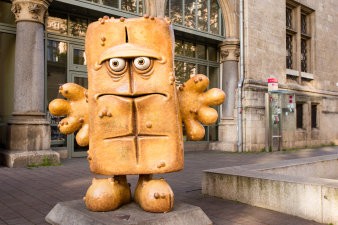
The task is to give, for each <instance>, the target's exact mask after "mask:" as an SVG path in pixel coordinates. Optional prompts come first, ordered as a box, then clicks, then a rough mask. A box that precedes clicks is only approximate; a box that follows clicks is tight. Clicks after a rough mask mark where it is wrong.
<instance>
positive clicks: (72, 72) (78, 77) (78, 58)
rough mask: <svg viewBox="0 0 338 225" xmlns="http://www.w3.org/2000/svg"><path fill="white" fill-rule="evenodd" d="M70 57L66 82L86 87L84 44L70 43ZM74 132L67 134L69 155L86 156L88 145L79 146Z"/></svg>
mask: <svg viewBox="0 0 338 225" xmlns="http://www.w3.org/2000/svg"><path fill="white" fill-rule="evenodd" d="M69 55H70V57H69V67H68V82H72V83H76V84H78V85H81V86H82V87H84V88H88V79H87V67H86V57H85V52H84V46H82V45H73V44H70V54H69ZM75 135H76V133H75V134H72V135H68V138H67V146H68V152H70V156H71V157H85V156H87V150H88V146H86V147H81V146H79V145H78V144H77V143H76V140H75Z"/></svg>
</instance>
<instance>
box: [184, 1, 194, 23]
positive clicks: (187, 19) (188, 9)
mask: <svg viewBox="0 0 338 225" xmlns="http://www.w3.org/2000/svg"><path fill="white" fill-rule="evenodd" d="M184 6H185V7H184V25H185V26H186V27H190V28H196V1H195V0H185V4H184Z"/></svg>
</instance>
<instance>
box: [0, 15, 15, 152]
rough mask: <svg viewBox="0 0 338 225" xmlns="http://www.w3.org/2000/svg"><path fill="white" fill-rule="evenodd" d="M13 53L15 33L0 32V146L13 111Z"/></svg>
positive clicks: (3, 143) (2, 143)
mask: <svg viewBox="0 0 338 225" xmlns="http://www.w3.org/2000/svg"><path fill="white" fill-rule="evenodd" d="M0 11H1V10H0ZM14 55H15V34H7V33H1V32H0V105H1V107H0V147H5V146H3V145H5V140H6V138H5V137H6V131H7V129H6V128H7V127H6V123H7V120H8V118H9V117H10V116H11V114H12V111H13V94H14V93H13V87H14V64H15V56H14Z"/></svg>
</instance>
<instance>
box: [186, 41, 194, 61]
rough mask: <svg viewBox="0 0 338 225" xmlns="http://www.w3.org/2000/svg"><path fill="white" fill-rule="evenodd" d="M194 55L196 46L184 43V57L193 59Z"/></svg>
mask: <svg viewBox="0 0 338 225" xmlns="http://www.w3.org/2000/svg"><path fill="white" fill-rule="evenodd" d="M195 54H196V46H195V45H194V44H193V43H191V42H185V43H184V55H185V56H188V57H192V58H194V57H195Z"/></svg>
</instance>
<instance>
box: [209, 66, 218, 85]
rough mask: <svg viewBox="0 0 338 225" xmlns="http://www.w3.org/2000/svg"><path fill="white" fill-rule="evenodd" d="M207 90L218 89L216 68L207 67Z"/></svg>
mask: <svg viewBox="0 0 338 225" xmlns="http://www.w3.org/2000/svg"><path fill="white" fill-rule="evenodd" d="M209 81H210V82H209V89H210V88H218V87H219V76H218V67H211V66H210V67H209Z"/></svg>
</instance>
